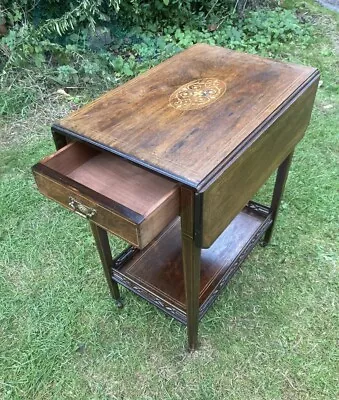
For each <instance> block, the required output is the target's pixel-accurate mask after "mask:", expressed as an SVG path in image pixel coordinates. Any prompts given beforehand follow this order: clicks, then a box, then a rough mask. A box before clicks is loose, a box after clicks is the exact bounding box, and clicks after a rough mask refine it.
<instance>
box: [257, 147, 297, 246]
mask: <svg viewBox="0 0 339 400" xmlns="http://www.w3.org/2000/svg"><path fill="white" fill-rule="evenodd" d="M292 157H293V152H292V153H291V154H289V155H288V157H287V158H286V159H285V160H284V161H283V162H282V163H281V164H280V166H279V168H278V171H277V177H276V180H275V185H274V190H273V197H272V202H271V213H272V219H273V222H272V224H271V226H270V227H269V228H268V229H267V231H266V234H265V237H264V241H263V245H264V246H266V245H267V244H268V243H269V242H270V240H271V237H272V233H273V229H274V225H275V222H276V219H277V215H278V211H279V207H280V203H281V199H282V195H283V193H284V189H285V184H286V181H287V177H288V172H289V169H290V166H291V162H292Z"/></svg>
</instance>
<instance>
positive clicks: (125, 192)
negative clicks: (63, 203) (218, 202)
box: [41, 142, 178, 218]
mask: <svg viewBox="0 0 339 400" xmlns="http://www.w3.org/2000/svg"><path fill="white" fill-rule="evenodd" d="M41 164H42V165H45V166H47V167H48V168H50V169H52V170H54V171H56V172H57V173H59V174H61V175H63V176H66V177H68V178H70V179H72V180H73V181H75V182H77V183H80V184H81V185H83V186H86V187H87V188H89V189H91V190H93V191H95V192H97V193H99V194H100V195H102V196H105V197H107V198H109V199H110V200H113V201H114V202H116V203H118V204H120V205H123V206H124V207H127V208H128V209H130V210H133V211H134V212H136V213H138V214H140V215H142V216H144V217H145V218H146V217H147V216H149V215H150V214H151V213H152V212H153V211H154V210H156V209H157V208H158V207H159V206H160V205H161V204H162V203H164V202H165V201H166V200H167V199H168V198H169V197H171V196H173V194H174V192H175V191H178V185H177V184H176V183H175V182H172V181H170V180H168V179H166V178H163V177H161V176H159V175H156V174H154V173H152V172H149V171H147V170H145V169H143V168H140V167H138V166H136V165H134V164H132V163H130V162H128V161H126V160H123V159H122V158H121V157H119V156H116V155H114V154H111V153H107V152H102V151H100V150H99V149H95V148H93V147H90V146H88V145H86V144H83V143H80V142H74V143H70V144H68V145H67V146H65V147H63V148H62V149H60V150H59V151H58V152H56V153H54V154H53V155H51V156H49V157H46V158H45V159H44V160H42V161H41Z"/></svg>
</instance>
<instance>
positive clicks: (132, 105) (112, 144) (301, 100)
mask: <svg viewBox="0 0 339 400" xmlns="http://www.w3.org/2000/svg"><path fill="white" fill-rule="evenodd" d="M318 81H319V72H318V71H317V70H316V69H315V68H311V67H305V66H299V65H293V64H288V63H282V62H278V61H273V60H269V59H264V58H261V57H258V56H254V55H249V54H245V53H238V52H234V51H230V50H227V49H224V48H220V47H213V46H208V45H205V44H199V45H196V46H193V47H191V48H190V49H188V50H186V51H183V52H182V53H180V54H177V55H175V56H173V57H171V58H170V59H168V60H167V61H165V62H163V63H162V64H160V65H158V66H157V67H155V68H152V69H151V70H149V71H148V72H147V73H144V74H142V75H140V76H138V77H137V78H135V79H132V80H131V81H129V82H127V83H126V84H124V85H121V86H120V87H118V88H116V89H114V90H112V91H110V92H108V93H106V94H105V95H103V96H101V97H100V98H98V99H97V100H95V101H94V102H92V103H90V104H88V105H87V106H85V107H83V108H81V109H80V110H78V111H76V112H74V113H72V114H70V115H69V116H68V117H66V118H64V119H62V120H61V121H59V122H58V123H56V124H54V125H53V126H52V133H53V137H54V141H55V144H56V148H57V152H56V153H54V154H52V155H51V156H49V157H47V158H45V159H43V160H42V161H41V162H40V163H38V164H36V165H35V166H34V167H33V173H34V176H35V180H36V183H37V186H38V188H39V190H40V191H41V192H42V193H43V194H44V195H45V196H47V197H49V198H51V199H53V200H55V201H57V202H59V203H60V204H61V205H63V206H64V207H66V208H68V209H70V210H72V211H73V212H75V213H77V214H79V215H80V216H82V217H84V218H86V219H88V220H89V222H90V224H91V228H92V232H93V235H94V238H95V241H96V245H97V248H98V251H99V255H100V258H101V262H102V265H103V269H104V272H105V276H106V279H107V282H108V286H109V288H110V291H111V294H112V296H113V298H114V299H115V300H116V301H117V303H118V305H121V302H120V294H119V288H118V283H119V284H121V285H123V286H125V287H126V288H128V289H130V290H131V291H133V292H135V293H136V294H138V295H139V296H141V297H143V298H144V299H146V300H148V301H149V302H151V303H153V304H154V305H156V306H157V307H159V308H160V309H162V310H163V311H164V312H166V313H167V314H169V315H170V316H172V317H174V318H176V319H177V320H178V321H180V322H182V323H184V324H187V332H188V345H189V348H190V349H192V350H193V349H195V348H196V347H197V343H198V322H199V319H200V318H201V317H202V316H203V315H204V314H205V312H206V311H207V310H208V308H209V306H210V305H211V304H212V302H213V301H214V299H215V298H216V296H217V295H218V294H219V292H220V291H221V289H222V288H223V287H224V286H225V285H226V283H227V282H228V280H229V279H230V278H231V277H232V275H233V274H234V273H235V272H236V270H237V269H238V268H239V266H240V265H241V263H242V261H243V260H244V259H245V257H246V256H247V255H248V254H249V252H250V251H251V250H252V249H253V247H254V246H255V245H256V244H257V243H258V242H259V240H260V239H261V238H263V243H264V244H267V243H268V242H269V241H270V238H271V235H272V230H273V226H274V223H275V221H276V216H277V212H278V209H279V204H280V200H281V196H282V194H283V191H284V186H285V182H286V179H287V175H288V170H289V167H290V164H291V160H292V154H293V151H294V148H295V146H296V144H297V143H298V142H299V141H300V140H301V139H302V137H303V135H304V133H305V131H306V128H307V126H308V123H309V120H310V116H311V111H312V107H313V102H314V98H315V94H316V90H317V84H318ZM276 169H277V176H276V183H275V187H274V192H273V197H272V203H271V205H269V206H266V205H261V204H258V203H256V202H253V201H251V198H252V197H253V195H254V194H255V193H256V192H257V191H258V189H259V188H260V187H261V186H262V185H263V184H264V183H265V181H266V180H267V179H268V178H269V176H270V175H271V174H272V173H273V172H274V171H275V170H276ZM107 231H108V232H111V233H113V234H115V235H118V236H120V237H122V238H123V239H125V240H126V241H127V242H129V243H130V244H131V246H130V247H129V248H128V249H127V250H126V251H124V252H123V253H122V254H120V255H119V256H118V257H117V258H115V259H114V260H113V259H112V255H111V250H110V247H109V242H108V237H107Z"/></svg>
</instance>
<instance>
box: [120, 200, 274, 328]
mask: <svg viewBox="0 0 339 400" xmlns="http://www.w3.org/2000/svg"><path fill="white" fill-rule="evenodd" d="M265 214H266V215H265ZM270 223H271V218H270V216H269V213H268V209H265V208H262V209H260V210H259V211H258V210H255V207H245V208H244V209H243V210H242V211H241V212H240V213H239V214H238V215H237V216H236V217H235V218H234V220H233V221H232V222H231V224H230V225H229V226H228V227H227V228H226V229H225V231H224V232H223V233H222V234H221V235H220V236H219V238H218V239H217V240H216V241H215V242H214V243H213V245H212V246H211V247H210V248H209V249H203V250H202V251H201V275H200V295H199V305H200V316H202V315H203V314H204V313H205V311H206V310H207V308H208V305H209V304H210V303H212V301H213V300H214V298H215V297H216V296H217V294H218V292H219V291H220V290H221V289H222V287H223V286H224V284H226V283H227V281H228V279H229V278H230V277H231V276H232V275H233V273H234V272H235V271H236V269H237V268H238V267H239V266H240V264H241V262H242V261H243V259H244V258H245V257H246V255H247V254H248V253H249V252H250V250H251V249H252V248H253V247H254V245H255V244H256V243H257V242H258V241H259V239H260V237H261V236H262V235H263V233H264V232H265V230H266V229H267V228H268V226H269V225H270ZM113 276H114V280H116V281H118V282H119V283H121V284H122V285H124V286H126V287H128V288H129V289H131V290H132V291H134V292H136V293H137V294H139V295H140V296H142V297H144V298H146V299H147V300H148V301H150V302H152V303H153V304H155V305H156V306H158V307H160V308H161V309H163V310H164V311H165V312H167V313H169V314H170V315H172V316H173V317H175V318H177V319H179V320H180V321H181V322H186V321H185V320H186V316H185V312H186V305H185V289H184V274H183V267H182V255H181V232H180V219H179V218H178V219H176V220H175V221H174V222H173V223H172V224H171V225H170V226H169V227H168V228H167V230H166V231H165V232H163V233H162V234H161V235H160V236H159V237H158V238H157V239H156V240H155V241H153V242H152V243H151V244H150V245H149V246H148V247H147V248H146V249H144V250H143V251H140V252H138V253H137V254H136V255H135V256H134V257H133V259H132V260H130V261H128V262H127V263H126V264H124V265H122V266H121V267H120V269H119V270H115V269H114V270H113Z"/></svg>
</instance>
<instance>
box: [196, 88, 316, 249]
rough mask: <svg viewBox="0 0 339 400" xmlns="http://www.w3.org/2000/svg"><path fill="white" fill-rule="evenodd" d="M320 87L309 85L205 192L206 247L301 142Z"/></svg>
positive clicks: (203, 240)
mask: <svg viewBox="0 0 339 400" xmlns="http://www.w3.org/2000/svg"><path fill="white" fill-rule="evenodd" d="M316 89H317V85H316V84H312V85H311V86H309V87H308V88H306V89H305V90H304V91H303V92H302V93H301V94H300V95H299V97H298V98H297V99H296V100H295V101H294V102H293V104H292V105H290V107H289V108H287V109H286V110H284V111H282V113H281V115H280V117H279V118H277V119H276V121H275V122H274V123H273V124H272V125H271V126H270V127H269V128H268V129H267V130H266V131H265V132H264V133H263V134H262V135H261V136H260V138H258V139H257V140H256V141H254V142H253V143H252V144H251V145H250V146H249V147H248V148H247V149H245V150H244V151H243V154H242V155H241V156H239V157H238V158H237V159H235V160H233V162H232V163H230V165H228V166H227V169H226V170H225V172H224V173H223V174H222V175H221V176H219V177H218V178H217V179H216V180H215V181H214V183H213V184H212V185H211V186H209V188H208V189H207V190H206V191H205V192H204V193H203V204H204V207H203V224H202V225H203V239H202V246H203V247H209V246H210V245H211V244H212V243H213V241H214V240H215V239H216V238H217V237H218V236H219V235H220V234H221V232H222V231H223V230H224V229H225V228H226V226H227V225H228V224H229V223H230V222H231V221H232V219H233V218H234V217H235V216H236V215H237V214H238V212H239V211H240V210H241V209H242V208H243V207H244V206H245V204H246V203H247V202H248V200H250V199H251V198H252V196H253V195H254V194H255V193H256V192H257V191H258V189H259V188H260V187H261V185H262V184H263V183H264V182H265V181H266V180H267V179H268V177H269V176H270V175H271V174H272V173H273V171H274V170H275V169H276V168H277V167H278V166H279V165H280V164H281V163H282V162H283V160H284V159H285V158H286V157H287V155H288V154H289V153H290V152H291V151H292V150H293V148H294V147H295V145H296V144H297V143H298V142H299V141H300V139H301V138H302V136H303V135H304V133H305V130H306V128H307V126H308V123H309V120H310V116H311V111H312V106H313V102H314V97H315V93H316Z"/></svg>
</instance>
